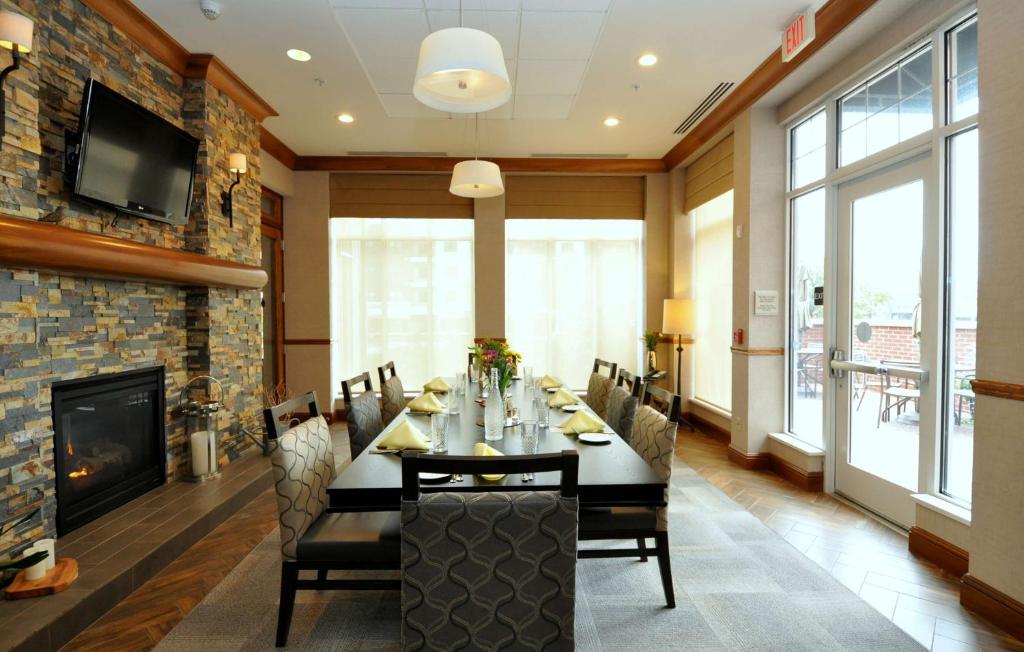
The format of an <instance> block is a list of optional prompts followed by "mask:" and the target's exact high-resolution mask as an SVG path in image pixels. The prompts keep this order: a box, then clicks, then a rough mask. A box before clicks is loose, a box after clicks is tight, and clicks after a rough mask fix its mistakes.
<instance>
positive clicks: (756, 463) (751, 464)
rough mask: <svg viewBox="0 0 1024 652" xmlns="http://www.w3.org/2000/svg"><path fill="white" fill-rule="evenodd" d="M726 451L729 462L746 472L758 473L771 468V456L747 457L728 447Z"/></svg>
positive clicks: (758, 454)
mask: <svg viewBox="0 0 1024 652" xmlns="http://www.w3.org/2000/svg"><path fill="white" fill-rule="evenodd" d="M728 451H729V461H730V462H732V463H733V464H735V465H737V466H739V467H741V468H744V469H746V470H747V471H760V470H763V469H769V468H771V456H770V455H769V454H768V453H757V454H756V455H747V454H746V453H743V452H741V451H738V450H736V449H735V448H733V447H732V446H729V448H728Z"/></svg>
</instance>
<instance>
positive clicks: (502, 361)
mask: <svg viewBox="0 0 1024 652" xmlns="http://www.w3.org/2000/svg"><path fill="white" fill-rule="evenodd" d="M470 350H471V351H473V353H474V356H475V359H476V365H477V368H478V369H479V370H480V372H481V375H482V376H483V377H484V378H488V377H490V374H491V369H497V370H498V389H499V390H500V391H501V395H502V396H504V395H505V393H506V392H507V391H508V388H509V385H511V384H512V377H513V376H515V375H516V368H517V367H518V366H519V363H520V362H521V361H522V359H523V356H522V355H520V354H519V353H516V352H515V351H513V350H512V349H511V348H509V345H508V343H507V342H503V341H501V340H483V341H481V342H480V343H478V344H476V345H475V346H472V347H470Z"/></svg>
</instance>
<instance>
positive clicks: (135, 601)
mask: <svg viewBox="0 0 1024 652" xmlns="http://www.w3.org/2000/svg"><path fill="white" fill-rule="evenodd" d="M346 442H347V437H346V436H345V433H344V430H343V429H338V428H335V442H334V443H335V449H336V451H337V455H338V464H339V466H344V464H345V462H346V460H345V459H344V458H347V445H346ZM676 454H677V455H679V457H680V458H681V459H682V460H683V461H685V462H686V463H687V464H689V465H690V466H691V467H693V468H694V469H696V470H697V471H698V472H699V473H700V474H701V475H702V476H703V477H704V478H705V479H707V480H708V481H709V482H711V483H712V484H713V485H715V486H716V487H718V488H719V489H720V490H721V491H723V492H724V493H726V494H727V495H729V496H730V497H731V498H732V499H733V500H735V501H736V502H738V503H739V504H741V505H743V506H744V507H746V508H747V509H748V510H750V511H751V512H752V513H753V514H755V515H756V516H757V517H759V518H760V519H761V520H762V521H764V522H765V523H766V524H767V525H768V526H769V527H771V528H772V529H773V530H775V531H776V532H778V533H779V535H780V536H782V537H783V538H785V539H786V540H787V541H789V542H790V543H792V544H793V545H794V546H796V547H797V548H798V549H799V550H801V551H802V552H803V553H804V554H805V555H807V556H808V557H810V558H811V559H813V560H814V561H815V562H817V563H818V564H820V565H821V566H822V567H823V568H825V569H826V570H827V571H828V572H830V573H831V574H832V575H833V576H834V577H835V578H836V579H838V580H839V581H840V582H842V583H843V584H845V585H846V586H848V587H850V588H851V589H852V590H853V591H855V592H857V593H858V594H859V595H860V596H861V597H862V598H863V599H864V600H865V601H867V602H868V603H870V604H871V605H872V606H873V607H874V608H875V609H877V610H878V611H880V612H881V613H882V614H884V615H885V616H886V617H888V618H889V619H891V620H892V621H893V622H894V623H896V624H897V625H898V626H899V627H901V628H902V629H903V630H905V631H906V632H908V633H909V634H911V635H912V636H913V637H914V638H916V639H917V640H918V641H920V642H921V643H922V645H924V646H925V647H927V648H929V649H933V650H1015V651H1020V652H1024V644H1022V643H1021V642H1020V641H1017V640H1015V639H1013V638H1010V637H1008V636H1006V635H1005V634H1003V633H1002V632H1001V631H1000V630H999V629H997V628H996V627H994V626H993V625H991V624H990V623H988V622H987V621H985V620H982V619H980V618H978V617H976V616H974V615H973V614H971V613H970V612H968V611H966V610H965V609H963V608H962V607H960V604H959V598H958V596H959V582H958V581H957V579H956V578H953V577H950V576H948V575H947V574H945V573H944V572H943V571H942V570H941V569H939V568H937V567H935V566H933V565H932V564H929V563H928V562H925V561H922V560H918V559H916V558H915V557H913V556H912V555H910V553H909V552H908V551H907V539H906V537H905V536H904V535H902V534H900V533H898V532H895V531H893V530H891V529H889V528H888V527H886V526H885V525H883V524H881V523H879V522H878V521H876V520H875V519H873V518H870V517H868V516H866V515H865V514H863V513H861V512H860V511H858V510H856V509H854V508H852V507H849V506H848V505H846V504H845V503H843V502H841V501H839V500H836V499H834V498H832V497H830V496H828V495H827V494H821V493H813V492H806V491H802V490H800V489H797V488H796V487H794V486H793V485H791V484H789V483H788V482H786V481H784V480H782V479H781V478H779V477H778V476H776V475H775V474H773V473H770V472H767V471H745V470H743V469H741V468H739V467H737V466H735V465H734V464H732V463H731V462H729V461H728V459H727V458H726V447H725V445H724V444H722V443H720V442H718V441H716V440H715V439H713V438H711V437H709V436H707V435H705V434H702V433H700V432H697V433H689V432H683V433H681V434H680V437H679V440H678V445H677V448H676ZM276 525H277V508H276V504H275V502H274V495H273V492H271V491H267V492H265V493H263V494H261V495H260V496H259V497H258V498H256V499H255V500H254V501H253V502H252V503H250V504H249V505H247V506H246V507H245V508H244V509H243V510H241V511H240V512H239V513H238V514H236V515H234V516H233V517H231V518H230V519H228V520H227V521H225V522H224V523H223V524H221V526H220V527H218V528H217V529H216V530H214V531H213V532H211V533H210V534H209V535H208V536H207V537H206V538H204V539H203V540H201V541H199V542H198V543H196V544H195V545H194V546H193V547H192V548H190V549H189V550H188V551H186V552H185V554H184V555H182V556H181V557H180V558H178V559H177V560H175V561H174V562H173V563H172V564H171V565H170V566H168V567H167V568H165V569H164V570H163V571H162V572H161V573H160V574H158V575H157V576H156V577H154V578H153V579H152V580H150V581H149V582H147V583H146V584H145V585H143V586H142V588H140V589H139V590H138V591H136V592H135V593H133V594H132V595H131V596H129V597H128V598H127V599H126V600H125V601H123V602H122V603H121V604H119V605H117V606H116V607H115V608H114V609H113V610H111V611H110V612H109V613H107V615H105V616H104V617H103V618H101V619H100V620H98V621H97V622H95V623H93V624H92V625H91V626H90V627H89V628H88V629H86V630H85V631H83V632H82V633H81V634H80V635H79V636H77V637H76V638H75V639H74V640H72V641H71V642H70V643H68V645H66V646H65V647H64V648H63V649H64V650H127V651H131V650H149V649H152V648H153V647H154V646H155V645H156V644H157V642H159V641H160V639H162V638H163V636H164V635H165V634H166V633H167V632H168V631H170V629H171V628H173V627H174V626H175V625H176V624H177V623H178V622H180V621H181V619H182V618H184V617H185V615H187V614H188V613H189V612H190V611H191V610H192V609H193V608H194V607H195V606H196V605H197V604H198V603H199V602H200V601H201V600H202V599H203V597H204V596H205V595H206V594H207V593H208V592H209V591H210V590H211V589H212V588H213V587H214V586H216V585H217V583H218V582H220V580H221V579H223V578H224V577H225V576H226V575H227V574H228V573H229V572H231V569H233V568H234V567H235V566H236V565H237V564H238V563H239V562H240V561H241V560H242V559H243V558H244V557H245V556H246V555H247V554H249V552H250V551H251V550H252V549H253V548H254V547H255V546H256V544H257V543H259V542H260V541H261V540H262V539H263V538H264V537H265V536H266V535H267V534H268V533H270V532H271V531H272V530H273V529H274V527H275V526H276Z"/></svg>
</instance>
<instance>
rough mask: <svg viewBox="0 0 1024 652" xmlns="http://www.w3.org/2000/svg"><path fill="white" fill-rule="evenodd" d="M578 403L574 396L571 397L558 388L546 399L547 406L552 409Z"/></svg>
mask: <svg viewBox="0 0 1024 652" xmlns="http://www.w3.org/2000/svg"><path fill="white" fill-rule="evenodd" d="M579 402H580V400H579V399H578V398H576V397H575V396H573V395H572V394H570V393H569V392H567V391H565V390H564V389H562V388H559V389H558V391H557V392H555V393H554V394H552V395H551V398H549V399H548V405H549V406H551V407H553V408H560V407H565V406H566V405H575V404H576V403H579Z"/></svg>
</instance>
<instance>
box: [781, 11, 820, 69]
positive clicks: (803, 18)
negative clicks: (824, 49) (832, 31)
mask: <svg viewBox="0 0 1024 652" xmlns="http://www.w3.org/2000/svg"><path fill="white" fill-rule="evenodd" d="M813 40H814V7H808V8H807V9H804V10H803V12H801V13H800V15H799V16H797V17H796V18H794V19H793V20H792V21H790V23H789V25H787V26H786V31H784V32H783V33H782V61H783V62H786V61H790V60H792V59H793V58H794V57H796V55H798V54H800V52H801V51H802V50H803V49H804V48H805V47H807V46H808V45H810V43H811V41H813Z"/></svg>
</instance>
